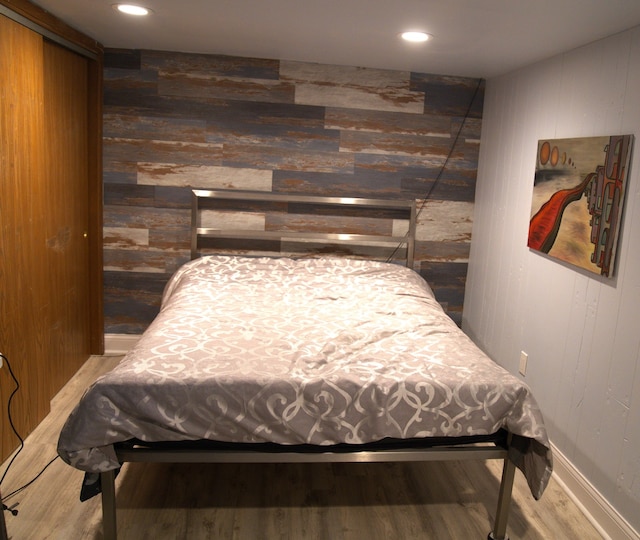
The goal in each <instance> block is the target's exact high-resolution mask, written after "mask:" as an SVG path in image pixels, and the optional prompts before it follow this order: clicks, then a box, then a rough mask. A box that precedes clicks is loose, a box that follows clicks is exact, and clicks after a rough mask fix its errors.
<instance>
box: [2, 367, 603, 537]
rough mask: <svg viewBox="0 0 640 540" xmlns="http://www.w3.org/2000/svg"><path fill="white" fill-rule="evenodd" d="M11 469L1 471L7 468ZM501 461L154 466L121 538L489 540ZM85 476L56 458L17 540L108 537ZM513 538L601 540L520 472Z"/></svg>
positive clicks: (131, 504)
mask: <svg viewBox="0 0 640 540" xmlns="http://www.w3.org/2000/svg"><path fill="white" fill-rule="evenodd" d="M117 361H118V358H111V357H92V358H91V359H89V361H88V362H87V363H86V364H85V365H84V366H83V368H82V369H81V370H80V371H79V372H78V375H77V376H76V377H74V379H72V380H71V381H70V382H69V384H67V385H66V386H65V387H64V388H63V390H62V391H61V392H60V393H59V394H58V396H56V398H55V399H54V400H53V402H52V411H51V413H50V414H49V416H47V418H45V420H44V421H43V422H42V424H41V425H40V426H39V427H38V428H37V429H36V430H35V431H34V432H33V433H32V434H31V435H30V436H29V437H28V438H27V439H26V441H25V448H24V450H23V452H22V453H21V454H20V456H19V457H18V458H17V459H16V461H15V463H14V465H13V466H12V468H11V471H10V472H9V473H8V475H7V477H6V479H5V482H4V483H3V485H2V493H3V495H4V496H6V495H8V494H9V493H10V492H11V491H13V490H14V489H16V488H18V487H20V486H21V485H22V484H23V483H25V482H26V481H28V480H30V479H31V478H32V477H33V476H34V475H35V474H37V472H39V471H40V470H41V468H42V467H44V465H46V463H47V462H48V461H49V460H50V459H51V458H53V457H54V456H55V448H56V443H57V437H58V433H59V430H60V428H61V426H62V423H63V422H64V419H65V418H66V416H67V415H68V413H69V412H70V410H71V408H72V407H73V406H74V405H75V403H76V401H77V399H78V398H79V397H80V395H81V394H82V392H83V391H84V389H85V388H86V387H87V386H88V385H89V384H90V383H91V382H92V381H93V380H94V379H95V378H96V377H97V376H99V375H100V374H101V373H103V372H104V371H106V370H108V369H110V368H111V367H112V366H113V365H114V364H115V362H117ZM5 466H6V463H5V464H4V465H3V467H2V471H4V467H5ZM500 467H501V464H500V462H470V461H469V462H444V463H432V462H428V463H352V464H345V463H319V464H264V465H263V464H206V465H200V464H151V463H131V464H127V465H125V466H124V467H123V469H122V472H121V473H120V475H119V476H118V478H117V480H116V487H117V494H118V503H117V504H118V538H119V539H120V540H134V539H135V540H141V539H149V540H169V539H171V540H174V539H176V540H177V539H184V540H200V539H202V540H208V539H224V540H227V539H232V540H290V539H292V540H362V539H363V538H368V539H371V540H378V539H379V540H387V539H389V538H398V539H418V538H421V539H438V540H442V539H453V540H458V539H462V540H468V539H475V538H477V539H484V538H486V536H487V533H488V532H489V531H490V529H491V524H492V522H493V518H494V515H495V505H496V501H497V491H498V485H499V482H500V473H501V468H500ZM82 477H83V473H82V472H80V471H77V470H75V469H73V468H71V467H69V466H68V465H66V464H64V463H63V462H62V461H61V460H60V459H58V460H56V461H55V462H54V463H53V464H52V465H51V466H50V467H49V468H48V469H47V470H46V471H45V472H44V473H43V475H42V477H41V478H40V479H38V480H37V481H36V482H35V483H34V484H33V485H32V486H30V487H29V488H27V489H25V490H24V491H23V492H21V493H19V494H18V495H16V496H14V497H11V498H10V499H9V500H8V501H7V504H8V505H9V506H12V505H13V504H16V503H17V504H18V506H17V507H16V508H17V509H18V510H19V514H18V515H17V516H12V515H11V514H5V517H6V520H7V530H8V533H9V538H11V539H14V540H21V539H30V538H37V539H38V540H40V539H51V540H87V539H89V540H101V539H102V525H101V520H102V516H101V507H100V498H99V497H95V498H93V499H91V500H89V501H86V502H84V503H81V502H80V501H79V490H80V484H81V481H82ZM508 533H509V536H510V538H511V540H519V539H522V540H524V539H526V540H547V539H549V538H563V539H565V540H574V539H575V540H596V539H600V538H601V536H600V535H599V534H598V532H597V531H596V530H595V529H594V527H593V526H592V525H591V524H590V523H589V521H588V520H587V519H586V518H585V516H584V515H583V514H582V513H581V512H580V510H579V509H578V508H577V507H576V505H575V504H574V503H573V502H572V501H571V500H570V499H569V497H568V496H567V495H566V494H565V493H564V492H563V491H562V489H561V488H560V487H559V486H558V484H557V483H555V481H554V480H553V479H552V481H551V483H550V485H549V488H548V489H547V491H546V492H545V494H544V496H543V498H542V500H540V501H535V500H534V499H533V497H532V496H531V494H530V493H529V490H528V487H527V485H526V482H525V479H524V477H523V476H522V474H521V473H520V472H518V473H517V474H516V481H515V485H514V492H513V502H512V507H511V513H510V517H509V527H508Z"/></svg>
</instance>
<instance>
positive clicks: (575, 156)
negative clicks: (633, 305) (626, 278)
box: [527, 135, 633, 276]
mask: <svg viewBox="0 0 640 540" xmlns="http://www.w3.org/2000/svg"><path fill="white" fill-rule="evenodd" d="M632 147H633V135H614V136H607V137H583V138H574V139H551V140H541V141H538V153H537V159H536V172H535V178H534V186H533V200H532V203H531V220H530V222H529V238H528V242H527V245H528V246H529V247H530V248H531V249H533V250H536V251H540V252H543V253H546V254H548V255H549V256H551V257H553V258H556V259H559V260H562V261H564V262H567V263H569V264H572V265H575V266H578V267H580V268H584V269H586V270H589V271H590V272H594V273H597V274H600V275H603V276H612V275H613V271H614V264H615V259H616V248H617V244H618V237H619V233H620V223H621V221H622V210H623V205H624V200H625V196H624V194H625V190H626V188H627V181H628V175H629V166H630V163H631V151H632Z"/></svg>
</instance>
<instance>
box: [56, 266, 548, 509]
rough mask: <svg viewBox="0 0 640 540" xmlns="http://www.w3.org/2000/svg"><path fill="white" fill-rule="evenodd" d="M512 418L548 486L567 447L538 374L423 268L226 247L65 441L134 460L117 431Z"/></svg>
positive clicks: (81, 459) (88, 451)
mask: <svg viewBox="0 0 640 540" xmlns="http://www.w3.org/2000/svg"><path fill="white" fill-rule="evenodd" d="M500 428H505V429H507V430H508V431H509V432H511V433H513V434H515V435H516V436H518V437H517V438H518V440H519V444H518V445H516V446H517V448H518V449H519V450H516V451H514V452H512V455H511V458H512V459H513V460H514V461H515V462H516V465H517V466H518V467H519V468H520V469H521V470H522V471H523V472H524V474H525V476H526V477H527V480H528V483H529V486H530V488H531V491H532V493H533V495H534V496H535V497H536V498H538V497H539V496H540V495H541V494H542V492H543V491H544V488H545V486H546V484H547V482H548V480H549V477H550V474H551V469H552V463H551V452H550V449H549V442H548V439H547V434H546V430H545V427H544V423H543V419H542V415H541V413H540V410H539V408H538V405H537V404H536V401H535V399H534V398H533V396H532V395H531V392H530V390H529V389H528V387H527V386H526V385H525V384H523V383H522V382H521V381H520V380H519V379H517V378H516V377H514V376H512V375H511V374H509V373H508V372H507V371H506V370H504V369H503V368H502V367H500V366H498V365H497V364H496V363H495V362H493V361H492V360H491V359H490V358H488V357H487V356H486V355H485V354H483V353H482V352H481V351H480V350H479V348H478V347H476V345H475V344H474V343H473V342H472V341H471V340H470V339H469V338H468V337H467V336H466V335H465V334H464V333H463V332H462V331H461V330H460V329H459V328H458V327H457V326H456V325H455V323H454V322H453V321H452V320H451V319H450V318H449V317H448V316H447V315H446V314H445V313H444V311H443V310H442V308H441V307H440V305H439V304H438V303H437V302H436V300H435V298H434V296H433V294H432V292H431V290H430V288H429V286H428V285H427V283H426V282H425V281H424V280H423V279H422V278H421V277H420V276H419V275H418V274H417V273H415V272H413V271H412V270H409V269H407V268H404V267H400V266H397V265H393V264H386V263H378V262H372V261H362V260H351V259H338V258H321V259H299V260H294V259H287V258H281V259H272V258H249V257H233V256H211V257H203V258H201V259H196V260H193V261H191V262H189V263H187V264H186V265H184V266H183V267H182V268H181V269H180V270H178V272H177V273H176V274H175V275H174V276H173V277H172V278H171V280H170V281H169V283H168V284H167V287H166V289H165V292H164V296H163V301H162V306H161V309H160V313H159V314H158V316H157V317H156V319H155V320H154V322H153V323H152V324H151V325H150V327H149V328H148V329H147V331H146V332H145V333H144V334H143V336H142V337H141V339H140V340H139V342H138V344H137V345H136V346H135V347H134V348H133V349H132V350H131V351H130V352H129V354H127V356H126V357H125V358H124V359H123V360H122V362H121V363H120V364H119V365H118V366H117V367H116V368H115V369H114V370H113V371H111V372H110V373H108V374H106V375H104V376H103V377H101V378H100V379H98V380H97V381H96V382H95V383H94V384H93V385H92V386H91V387H90V388H89V389H88V390H87V391H86V392H85V394H84V396H83V397H82V399H81V400H80V402H79V404H78V405H77V407H76V408H75V410H74V411H73V412H72V413H71V415H70V416H69V418H68V420H67V422H66V424H65V426H64V428H63V430H62V432H61V434H60V439H59V443H58V452H59V454H60V456H61V457H62V458H63V459H64V460H65V461H66V462H67V463H69V464H70V465H72V466H74V467H76V468H78V469H81V470H84V471H88V472H100V471H105V470H109V469H113V468H117V467H119V463H118V461H117V458H116V456H115V452H114V448H113V444H114V443H116V442H121V441H126V440H129V439H133V438H137V439H140V440H143V441H149V442H151V441H178V440H198V439H210V440H216V441H226V442H274V443H279V444H313V445H331V444H337V443H348V444H361V443H367V442H373V441H378V440H381V439H384V438H388V437H392V438H400V439H407V438H419V437H436V436H437V437H442V436H445V437H459V436H465V435H483V434H490V433H494V432H496V431H498V430H499V429H500Z"/></svg>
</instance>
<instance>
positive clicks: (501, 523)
mask: <svg viewBox="0 0 640 540" xmlns="http://www.w3.org/2000/svg"><path fill="white" fill-rule="evenodd" d="M515 473H516V466H515V464H514V463H513V461H511V460H510V459H509V458H505V460H504V466H503V468H502V481H501V482H500V493H499V494H498V507H497V509H496V521H495V523H494V525H493V531H491V532H490V533H489V536H488V537H487V538H488V540H508V536H507V521H508V520H509V506H510V505H511V491H512V490H513V479H514V477H515Z"/></svg>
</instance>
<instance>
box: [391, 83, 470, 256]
mask: <svg viewBox="0 0 640 540" xmlns="http://www.w3.org/2000/svg"><path fill="white" fill-rule="evenodd" d="M481 86H482V79H478V84H477V85H476V88H475V90H474V92H473V96H471V100H470V101H469V105H468V106H467V110H466V111H465V113H464V116H463V117H462V122H460V127H459V128H458V131H457V132H456V136H455V137H454V139H453V142H452V143H451V146H450V148H449V153H448V154H447V157H446V158H445V160H444V162H443V163H442V166H441V167H440V170H439V171H438V174H437V176H436V177H435V179H434V180H433V182H432V183H431V186H429V190H428V191H427V192H426V193H425V194H424V197H422V203H421V204H420V207H419V208H418V209H417V212H416V224H417V222H418V218H419V217H420V214H421V213H422V211H423V210H424V207H425V205H426V204H427V201H428V200H429V199H430V198H431V194H432V193H433V190H434V189H435V188H436V186H437V185H438V184H439V183H440V178H441V177H442V173H444V171H445V170H446V169H447V165H448V164H449V161H450V160H451V156H452V155H453V151H454V150H455V148H456V145H457V144H458V140H459V139H460V135H461V133H462V130H463V128H464V126H465V124H466V122H467V120H468V118H469V115H470V114H471V109H472V108H473V104H474V103H475V101H476V97H477V95H478V92H479V91H480V87H481ZM408 236H409V232H407V234H405V237H408ZM402 245H403V244H402V243H400V244H398V246H397V247H396V248H395V249H394V250H393V253H391V255H389V257H388V258H387V262H391V260H392V259H393V257H394V255H395V254H396V253H397V252H398V250H399V249H400V247H401V246H402Z"/></svg>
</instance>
